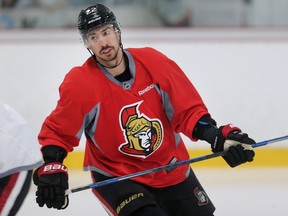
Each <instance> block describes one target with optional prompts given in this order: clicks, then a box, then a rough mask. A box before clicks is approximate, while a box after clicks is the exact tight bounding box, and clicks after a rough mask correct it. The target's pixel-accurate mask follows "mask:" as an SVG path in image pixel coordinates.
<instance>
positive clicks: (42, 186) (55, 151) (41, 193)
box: [33, 145, 69, 209]
mask: <svg viewBox="0 0 288 216" xmlns="http://www.w3.org/2000/svg"><path fill="white" fill-rule="evenodd" d="M42 154H43V159H44V161H45V163H44V164H43V165H42V166H41V167H39V168H37V169H36V170H35V172H34V174H33V182H34V184H35V185H36V186H37V191H36V202H37V203H38V205H39V206H40V207H43V206H44V205H45V204H46V206H47V207H48V208H56V209H64V208H66V207H67V206H68V204H69V199H68V195H65V191H66V190H67V189H68V170H67V168H66V166H65V165H63V160H64V158H65V157H66V155H67V152H66V151H65V150H64V149H63V148H61V147H59V146H53V145H51V146H46V147H44V148H43V150H42Z"/></svg>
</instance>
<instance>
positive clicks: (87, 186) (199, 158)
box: [65, 135, 288, 195]
mask: <svg viewBox="0 0 288 216" xmlns="http://www.w3.org/2000/svg"><path fill="white" fill-rule="evenodd" d="M287 139H288V135H287V136H282V137H278V138H274V139H270V140H265V141H262V142H258V143H255V144H253V145H252V147H253V148H257V147H261V146H264V145H268V144H271V143H275V142H280V141H283V140H287ZM224 154H225V151H222V152H217V153H212V154H208V155H204V156H200V157H196V158H191V159H188V160H184V161H179V162H176V163H173V164H168V165H164V166H160V167H156V168H153V169H148V170H144V171H140V172H136V173H132V174H129V175H125V176H120V177H115V178H111V179H108V180H105V181H101V182H97V183H92V184H89V185H86V186H82V187H78V188H74V189H68V190H66V192H65V194H66V195H68V194H71V193H75V192H79V191H83V190H87V189H91V188H97V187H101V186H104V185H108V184H112V183H115V182H119V181H123V180H126V179H131V178H135V177H139V176H142V175H146V174H149V173H153V172H159V171H162V170H166V169H169V168H172V167H178V166H183V165H186V164H191V163H196V162H200V161H204V160H208V159H212V158H216V157H219V156H223V155H224Z"/></svg>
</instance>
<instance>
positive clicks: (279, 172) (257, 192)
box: [18, 167, 288, 216]
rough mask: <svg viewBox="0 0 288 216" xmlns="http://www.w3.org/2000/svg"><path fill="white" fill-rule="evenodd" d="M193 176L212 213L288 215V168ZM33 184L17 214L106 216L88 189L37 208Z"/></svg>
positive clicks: (80, 181) (83, 176) (80, 177)
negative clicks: (60, 204)
mask: <svg viewBox="0 0 288 216" xmlns="http://www.w3.org/2000/svg"><path fill="white" fill-rule="evenodd" d="M194 170H195V172H196V175H197V176H198V178H199V180H200V181H201V183H202V185H203V186H204V188H205V190H206V192H207V194H208V195H209V196H210V199H211V200H212V201H213V203H214V205H215V206H216V208H217V210H216V212H215V216H232V215H233V216H258V215H261V216H271V215H273V216H286V215H288V208H287V205H288V199H287V195H288V168H287V167H286V168H277V167H272V168H267V167H263V168H242V167H238V168H234V169H230V168H221V169H209V168H198V167H197V168H196V169H194ZM69 178H70V187H71V188H75V187H79V186H83V185H86V184H89V183H90V175H89V174H88V173H86V172H82V171H72V172H71V173H70V177H69ZM34 194H35V186H34V185H32V186H31V189H30V192H29V195H28V196H27V198H26V199H25V202H24V204H23V206H22V208H21V209H20V211H19V214H18V216H27V215H29V216H34V215H35V216H48V215H53V216H57V215H61V216H63V215H69V216H74V215H75V216H79V215H97V216H106V215H107V214H106V212H105V211H104V209H103V208H102V206H101V204H100V203H99V201H98V200H97V199H96V197H95V196H94V195H93V194H92V192H91V190H84V191H80V192H76V193H73V194H70V195H69V199H70V204H69V206H68V208H66V209H65V210H54V209H48V208H46V207H43V208H40V207H38V205H37V204H36V202H35V195H34Z"/></svg>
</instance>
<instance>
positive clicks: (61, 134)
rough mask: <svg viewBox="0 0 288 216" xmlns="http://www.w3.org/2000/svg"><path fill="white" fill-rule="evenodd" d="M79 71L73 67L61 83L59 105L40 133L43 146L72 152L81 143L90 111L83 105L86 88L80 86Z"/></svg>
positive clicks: (40, 141) (39, 136) (48, 117)
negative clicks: (58, 147) (86, 118)
mask: <svg viewBox="0 0 288 216" xmlns="http://www.w3.org/2000/svg"><path fill="white" fill-rule="evenodd" d="M79 73H81V71H80V69H79V68H73V69H72V70H71V71H70V72H69V73H68V74H67V75H66V77H65V78H64V80H63V82H62V84H61V85H60V87H59V94H60V98H59V100H58V102H57V105H56V107H55V109H54V110H53V111H52V112H51V114H50V115H48V116H47V118H46V119H45V121H44V123H43V125H42V128H41V130H40V133H39V135H38V140H39V143H40V144H41V145H42V147H45V146H47V145H56V146H60V147H62V148H64V149H65V150H66V151H67V152H70V151H72V150H73V148H74V147H76V146H78V145H79V142H80V139H81V135H82V133H83V128H84V118H85V113H87V112H88V111H87V110H86V107H84V106H83V100H84V99H85V98H84V97H83V95H85V92H84V89H85V88H84V89H83V88H80V85H81V76H78V77H77V75H78V74H79Z"/></svg>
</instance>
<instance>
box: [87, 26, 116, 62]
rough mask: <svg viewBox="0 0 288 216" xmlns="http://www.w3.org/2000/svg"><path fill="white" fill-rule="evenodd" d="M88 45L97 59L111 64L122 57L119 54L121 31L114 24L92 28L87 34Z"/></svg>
mask: <svg viewBox="0 0 288 216" xmlns="http://www.w3.org/2000/svg"><path fill="white" fill-rule="evenodd" d="M86 43H87V47H88V48H89V49H91V50H92V51H93V53H94V54H95V55H96V58H97V60H98V61H99V62H100V63H102V64H104V65H110V64H113V62H115V61H118V60H120V59H118V58H121V57H120V55H118V53H119V51H120V50H121V49H120V32H119V31H117V30H115V28H114V27H113V25H111V24H108V25H105V26H102V27H100V28H97V29H95V30H92V31H90V32H88V33H87V35H86Z"/></svg>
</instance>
